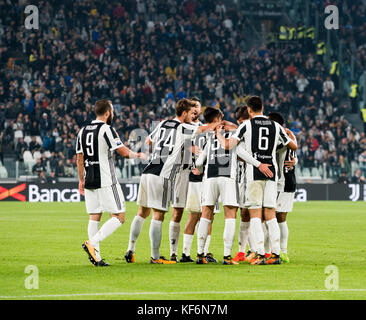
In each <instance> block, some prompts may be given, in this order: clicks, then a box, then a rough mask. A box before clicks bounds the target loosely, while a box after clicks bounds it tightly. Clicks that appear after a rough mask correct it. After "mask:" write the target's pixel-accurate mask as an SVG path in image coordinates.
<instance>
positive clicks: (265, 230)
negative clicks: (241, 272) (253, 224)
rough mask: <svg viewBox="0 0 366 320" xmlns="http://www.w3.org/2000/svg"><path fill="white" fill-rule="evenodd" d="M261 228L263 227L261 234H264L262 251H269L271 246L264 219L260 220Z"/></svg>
mask: <svg viewBox="0 0 366 320" xmlns="http://www.w3.org/2000/svg"><path fill="white" fill-rule="evenodd" d="M262 229H263V235H264V252H265V253H271V247H270V244H269V235H268V228H267V225H266V222H265V221H263V222H262Z"/></svg>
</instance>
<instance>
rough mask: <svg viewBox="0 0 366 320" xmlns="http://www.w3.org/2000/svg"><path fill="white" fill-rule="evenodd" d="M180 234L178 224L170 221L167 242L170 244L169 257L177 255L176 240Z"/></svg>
mask: <svg viewBox="0 0 366 320" xmlns="http://www.w3.org/2000/svg"><path fill="white" fill-rule="evenodd" d="M179 233H180V223H179V222H174V221H170V223H169V242H170V255H171V256H172V255H173V254H175V255H177V253H178V240H179Z"/></svg>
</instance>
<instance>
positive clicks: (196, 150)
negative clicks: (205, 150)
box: [192, 146, 202, 156]
mask: <svg viewBox="0 0 366 320" xmlns="http://www.w3.org/2000/svg"><path fill="white" fill-rule="evenodd" d="M192 153H193V154H194V155H196V156H199V155H200V154H201V153H202V149H201V148H200V147H199V146H192Z"/></svg>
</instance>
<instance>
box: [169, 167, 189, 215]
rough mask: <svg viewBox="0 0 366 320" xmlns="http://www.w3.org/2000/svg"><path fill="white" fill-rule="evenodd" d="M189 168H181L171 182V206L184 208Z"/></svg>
mask: <svg viewBox="0 0 366 320" xmlns="http://www.w3.org/2000/svg"><path fill="white" fill-rule="evenodd" d="M189 173H190V170H187V169H185V170H181V171H179V173H178V174H177V175H176V177H175V179H174V181H173V183H174V188H173V195H172V207H173V208H185V207H186V203H187V194H188V185H189Z"/></svg>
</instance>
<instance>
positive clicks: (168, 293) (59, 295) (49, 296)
mask: <svg viewBox="0 0 366 320" xmlns="http://www.w3.org/2000/svg"><path fill="white" fill-rule="evenodd" d="M352 291H354V292H366V289H338V290H326V289H323V290H322V289H315V290H311V289H304V290H247V291H182V292H159V291H150V292H100V293H70V294H42V295H27V296H0V299H23V298H63V297H64V298H65V297H84V296H144V295H183V294H188V295H191V294H250V293H311V292H333V293H336V292H352Z"/></svg>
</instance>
